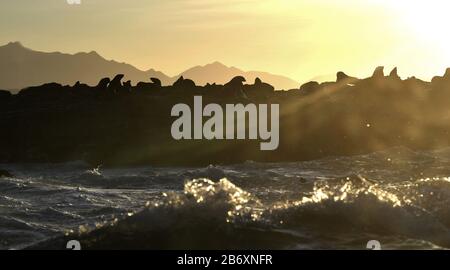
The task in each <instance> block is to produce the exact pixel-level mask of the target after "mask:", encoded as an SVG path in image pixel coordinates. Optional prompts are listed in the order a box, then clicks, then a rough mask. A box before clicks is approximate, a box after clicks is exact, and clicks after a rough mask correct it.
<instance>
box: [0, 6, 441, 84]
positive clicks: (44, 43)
mask: <svg viewBox="0 0 450 270" xmlns="http://www.w3.org/2000/svg"><path fill="white" fill-rule="evenodd" d="M449 8H450V4H447V3H446V1H443V0H442V1H441V0H428V1H414V0H412V1H411V0H409V1H407V0H366V1H363V0H340V1H336V0H310V1H301V0H127V1H123V0H82V4H81V5H80V6H70V5H68V4H67V3H66V1H65V0H39V1H28V0H14V1H1V2H0V33H2V34H1V35H0V43H2V44H5V43H8V42H9V41H21V42H22V43H23V44H24V45H25V46H27V47H30V48H33V49H37V50H43V51H63V52H71V53H74V52H79V51H92V50H96V51H98V52H99V53H100V54H102V55H103V56H105V57H106V58H108V59H115V60H118V61H123V62H128V63H130V64H133V65H135V66H137V67H139V68H141V69H148V68H155V69H158V70H161V71H163V72H165V73H167V74H168V75H176V74H178V73H179V72H181V71H183V70H185V69H186V68H189V67H192V66H195V65H199V64H206V63H210V62H214V61H220V62H223V63H224V64H227V65H232V66H237V67H239V68H242V69H244V70H261V71H268V72H272V73H277V74H282V75H286V76H289V77H291V78H293V79H295V80H298V81H300V82H303V81H306V80H309V79H312V78H319V79H325V78H330V77H331V78H334V74H335V73H336V71H338V70H343V71H345V72H347V73H348V74H351V75H356V76H367V75H370V73H371V72H372V70H373V69H374V68H375V67H376V66H378V65H385V66H386V67H387V68H391V67H394V66H398V67H399V72H400V75H403V76H404V77H405V76H410V75H416V76H418V77H421V78H424V79H428V78H429V77H430V76H432V75H436V74H443V72H444V69H445V67H447V66H450V52H449V49H448V48H450V37H449V35H448V34H447V33H448V31H446V30H447V29H446V28H447V27H448V26H449V25H450V16H447V14H446V13H447V12H448V10H449Z"/></svg>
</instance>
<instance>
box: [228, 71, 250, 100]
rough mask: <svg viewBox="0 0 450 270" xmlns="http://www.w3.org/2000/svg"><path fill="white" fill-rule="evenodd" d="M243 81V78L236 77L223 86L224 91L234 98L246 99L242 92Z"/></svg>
mask: <svg viewBox="0 0 450 270" xmlns="http://www.w3.org/2000/svg"><path fill="white" fill-rule="evenodd" d="M245 81H246V80H245V78H244V77H242V76H236V77H234V78H233V79H231V81H229V82H227V83H226V84H225V85H224V90H225V91H226V92H228V93H230V94H231V95H233V96H234V97H238V98H247V96H246V95H245V93H244V92H243V90H242V88H243V86H244V82H245Z"/></svg>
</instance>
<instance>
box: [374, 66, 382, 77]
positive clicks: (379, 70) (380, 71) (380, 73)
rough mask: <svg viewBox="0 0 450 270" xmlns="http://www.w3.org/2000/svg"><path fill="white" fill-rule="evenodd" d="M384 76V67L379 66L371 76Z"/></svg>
mask: <svg viewBox="0 0 450 270" xmlns="http://www.w3.org/2000/svg"><path fill="white" fill-rule="evenodd" d="M383 77H384V67H383V66H379V67H377V68H376V69H375V71H374V72H373V75H372V78H383Z"/></svg>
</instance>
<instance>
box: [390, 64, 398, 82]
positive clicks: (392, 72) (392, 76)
mask: <svg viewBox="0 0 450 270" xmlns="http://www.w3.org/2000/svg"><path fill="white" fill-rule="evenodd" d="M389 78H393V79H400V76H398V70H397V68H396V67H395V68H394V69H393V70H392V71H391V73H389Z"/></svg>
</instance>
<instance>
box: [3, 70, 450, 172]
mask: <svg viewBox="0 0 450 270" xmlns="http://www.w3.org/2000/svg"><path fill="white" fill-rule="evenodd" d="M122 80H123V75H117V76H116V77H115V78H113V79H112V80H110V79H109V78H104V79H102V80H100V82H99V83H98V85H97V86H88V85H85V84H82V83H80V82H77V83H76V84H75V85H73V86H63V85H60V84H56V83H49V84H45V85H42V86H37V87H29V88H26V89H23V90H21V91H20V92H19V93H18V94H15V95H12V94H10V93H9V92H7V91H0V126H1V130H2V132H1V133H0V149H1V150H0V163H26V162H33V163H35V162H67V161H73V160H84V161H86V162H89V163H91V164H93V165H98V164H103V165H106V166H130V165H164V166H165V165H167V166H185V165H208V164H224V163H240V162H244V161H246V160H253V161H258V162H286V161H301V160H311V159H317V158H323V157H329V156H334V155H353V154H361V153H369V152H373V151H378V150H383V149H386V148H390V147H394V146H405V147H408V148H410V149H415V150H420V149H433V148H440V147H448V146H450V134H449V131H450V117H449V116H450V106H449V105H450V69H449V70H447V71H446V73H445V75H444V76H442V77H441V76H437V77H435V78H433V80H432V81H431V82H425V81H422V80H419V79H416V78H408V79H406V80H402V79H401V78H400V77H399V76H398V75H397V70H396V69H394V70H393V71H392V72H391V73H390V75H388V76H385V75H384V73H383V68H377V69H376V70H375V72H374V74H373V76H372V77H369V78H366V79H358V78H354V77H350V76H347V75H346V74H345V73H343V72H338V73H337V80H336V81H335V82H325V83H317V82H309V83H306V84H304V85H302V86H301V87H300V88H299V89H292V90H288V91H275V89H274V87H272V86H271V85H269V84H266V83H264V82H262V81H261V80H259V79H257V80H256V81H255V82H254V83H252V84H245V79H244V78H242V77H236V78H234V79H233V80H231V81H230V82H229V83H227V84H225V85H216V84H208V85H206V86H197V85H196V84H195V82H193V81H192V80H189V79H184V78H182V77H181V78H180V79H179V80H177V81H176V82H175V83H174V84H173V85H172V86H162V85H161V82H160V81H159V80H158V79H156V78H152V79H151V81H150V82H140V83H138V84H137V85H135V86H133V85H132V84H131V82H130V81H126V82H122ZM195 95H197V96H199V95H200V96H202V97H203V100H204V103H217V104H230V103H232V104H237V103H243V104H248V103H255V104H280V146H279V148H278V149H277V150H276V151H260V150H259V147H258V145H259V142H256V141H250V140H235V141H215V140H211V141H208V140H197V141H195V140H193V141H176V140H174V139H173V138H172V137H171V134H170V127H171V124H172V121H173V120H174V118H173V117H171V116H170V115H171V114H170V113H171V108H172V107H173V106H174V105H175V104H178V103H186V104H191V103H192V102H193V96H195Z"/></svg>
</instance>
